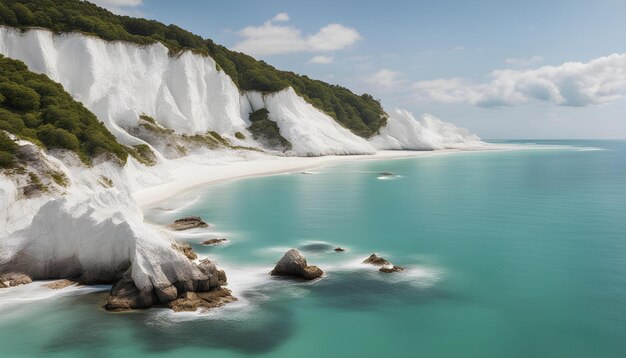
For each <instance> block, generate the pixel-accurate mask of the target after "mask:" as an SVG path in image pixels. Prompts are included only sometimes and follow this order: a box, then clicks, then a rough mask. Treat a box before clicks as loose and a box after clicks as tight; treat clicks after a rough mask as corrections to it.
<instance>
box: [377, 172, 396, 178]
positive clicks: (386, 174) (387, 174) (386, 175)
mask: <svg viewBox="0 0 626 358" xmlns="http://www.w3.org/2000/svg"><path fill="white" fill-rule="evenodd" d="M378 174H379V175H382V176H384V177H390V176H394V175H395V174H394V173H391V172H382V173H378Z"/></svg>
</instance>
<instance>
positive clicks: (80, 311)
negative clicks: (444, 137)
mask: <svg viewBox="0 0 626 358" xmlns="http://www.w3.org/2000/svg"><path fill="white" fill-rule="evenodd" d="M507 143H516V144H523V145H526V146H528V147H529V148H530V147H532V148H534V149H529V150H517V151H504V152H474V153H459V154H449V155H440V156H431V157H424V158H413V159H401V160H387V161H354V162H344V163H340V164H336V165H333V166H327V167H323V168H319V169H313V170H312V171H313V173H312V174H302V173H289V174H281V175H274V176H268V177H259V178H248V179H241V180H235V181H229V182H223V183H220V184H215V185H211V186H209V187H206V188H201V189H196V190H193V191H191V192H189V193H186V194H184V195H182V196H179V197H177V198H176V199H170V200H166V201H164V202H161V203H159V204H158V205H155V206H154V207H152V208H150V209H149V210H147V212H146V219H147V220H148V221H150V222H153V223H156V224H165V223H169V222H171V221H173V220H174V219H176V218H179V217H181V216H186V215H200V216H202V217H203V218H205V219H206V220H207V221H208V222H210V223H212V224H213V225H214V227H213V228H211V229H210V230H197V231H192V232H190V233H186V234H184V235H180V236H179V237H178V239H179V240H186V241H188V242H190V243H191V244H192V246H193V247H194V249H195V250H196V251H197V252H198V253H199V254H201V255H206V256H208V257H210V258H213V259H216V260H217V261H218V262H219V263H220V264H221V265H222V266H223V267H224V268H225V269H226V272H227V275H228V277H229V281H230V286H231V288H232V289H233V291H234V292H235V294H236V295H237V297H239V299H240V300H239V302H238V303H236V304H233V305H231V306H227V307H226V308H223V309H218V310H216V311H213V312H211V313H209V314H205V315H202V314H196V313H193V314H174V313H171V312H169V311H167V310H162V309H161V310H159V309H152V310H147V311H139V312H132V313H122V314H113V313H108V312H105V311H104V310H103V309H102V308H101V306H102V305H103V304H104V301H105V299H106V296H107V293H106V292H102V291H101V292H94V293H83V294H68V295H63V296H57V297H55V298H54V299H51V300H50V299H49V300H40V301H36V302H28V303H24V304H22V305H18V306H12V308H11V309H6V308H4V309H0V356H2V357H21V356H51V357H143V356H155V357H172V356H180V357H248V356H265V357H302V358H304V357H382V356H390V357H427V358H435V357H480V358H490V357H494V358H496V357H497V358H501V357H519V358H529V357H567V358H575V357H584V358H589V357H616V358H617V357H626V142H625V141H534V142H533V143H535V144H539V145H541V146H536V145H533V144H528V143H529V141H513V142H512V141H508V142H507ZM382 172H391V173H394V175H393V176H383V175H381V174H380V173H382ZM210 237H225V238H227V239H228V240H229V241H228V242H227V243H226V244H223V245H218V246H213V247H206V246H202V245H199V242H200V241H202V240H204V239H207V238H210ZM336 246H341V247H343V248H346V249H347V250H348V251H347V252H345V253H336V252H334V250H333V249H334V248H335V247H336ZM294 247H295V248H299V249H300V250H301V251H302V252H303V253H304V254H305V256H306V257H307V259H308V261H309V263H310V264H315V265H318V266H320V267H321V268H322V269H323V270H325V271H326V275H325V276H324V277H323V278H322V279H320V280H316V281H313V282H307V283H304V282H295V281H290V280H284V279H277V278H271V277H269V276H268V274H267V273H268V272H269V271H270V270H271V269H272V267H273V264H274V263H275V262H276V261H277V260H278V259H280V257H281V256H282V254H283V253H284V252H285V251H286V250H287V249H289V248H294ZM373 252H376V253H379V254H380V255H382V256H384V257H385V258H387V259H388V260H390V261H392V262H393V263H395V264H396V265H401V266H404V267H405V268H406V271H404V272H401V273H393V274H385V273H380V272H378V271H377V270H376V268H374V267H370V266H367V265H363V264H360V261H361V260H363V259H364V258H365V257H367V256H368V255H369V254H371V253H373ZM79 292H82V291H79ZM0 300H1V298H0ZM0 303H1V302H0Z"/></svg>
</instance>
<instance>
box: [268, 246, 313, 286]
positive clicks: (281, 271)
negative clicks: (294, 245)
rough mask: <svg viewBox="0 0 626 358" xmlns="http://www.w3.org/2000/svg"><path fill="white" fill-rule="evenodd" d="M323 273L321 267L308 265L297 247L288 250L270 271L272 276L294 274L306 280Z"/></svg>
mask: <svg viewBox="0 0 626 358" xmlns="http://www.w3.org/2000/svg"><path fill="white" fill-rule="evenodd" d="M323 274H324V271H322V270H321V269H320V268H319V267H317V266H309V265H307V262H306V259H305V258H304V256H302V254H301V253H300V252H299V251H298V250H296V249H291V250H289V251H287V252H286V253H285V255H284V256H283V257H282V258H281V259H280V261H278V263H277V264H276V267H274V269H273V270H272V272H270V275H272V276H294V277H300V278H303V279H305V280H313V279H315V278H318V277H320V276H322V275H323Z"/></svg>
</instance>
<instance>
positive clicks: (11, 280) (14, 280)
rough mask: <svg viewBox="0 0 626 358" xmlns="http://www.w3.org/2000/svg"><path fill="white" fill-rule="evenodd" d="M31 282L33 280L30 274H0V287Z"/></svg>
mask: <svg viewBox="0 0 626 358" xmlns="http://www.w3.org/2000/svg"><path fill="white" fill-rule="evenodd" d="M31 282H33V280H32V279H31V278H30V276H28V275H26V274H23V273H19V272H9V273H5V274H0V283H1V284H2V285H1V286H0V288H6V287H15V286H20V285H26V284H29V283H31Z"/></svg>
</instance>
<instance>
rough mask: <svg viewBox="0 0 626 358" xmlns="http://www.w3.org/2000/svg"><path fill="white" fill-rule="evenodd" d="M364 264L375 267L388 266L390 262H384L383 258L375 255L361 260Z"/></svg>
mask: <svg viewBox="0 0 626 358" xmlns="http://www.w3.org/2000/svg"><path fill="white" fill-rule="evenodd" d="M363 263H364V264H370V265H375V266H390V265H391V262H389V261H387V260H385V259H384V258H382V257H380V256H377V255H376V254H371V255H370V256H369V257H368V258H366V259H365V260H363Z"/></svg>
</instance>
